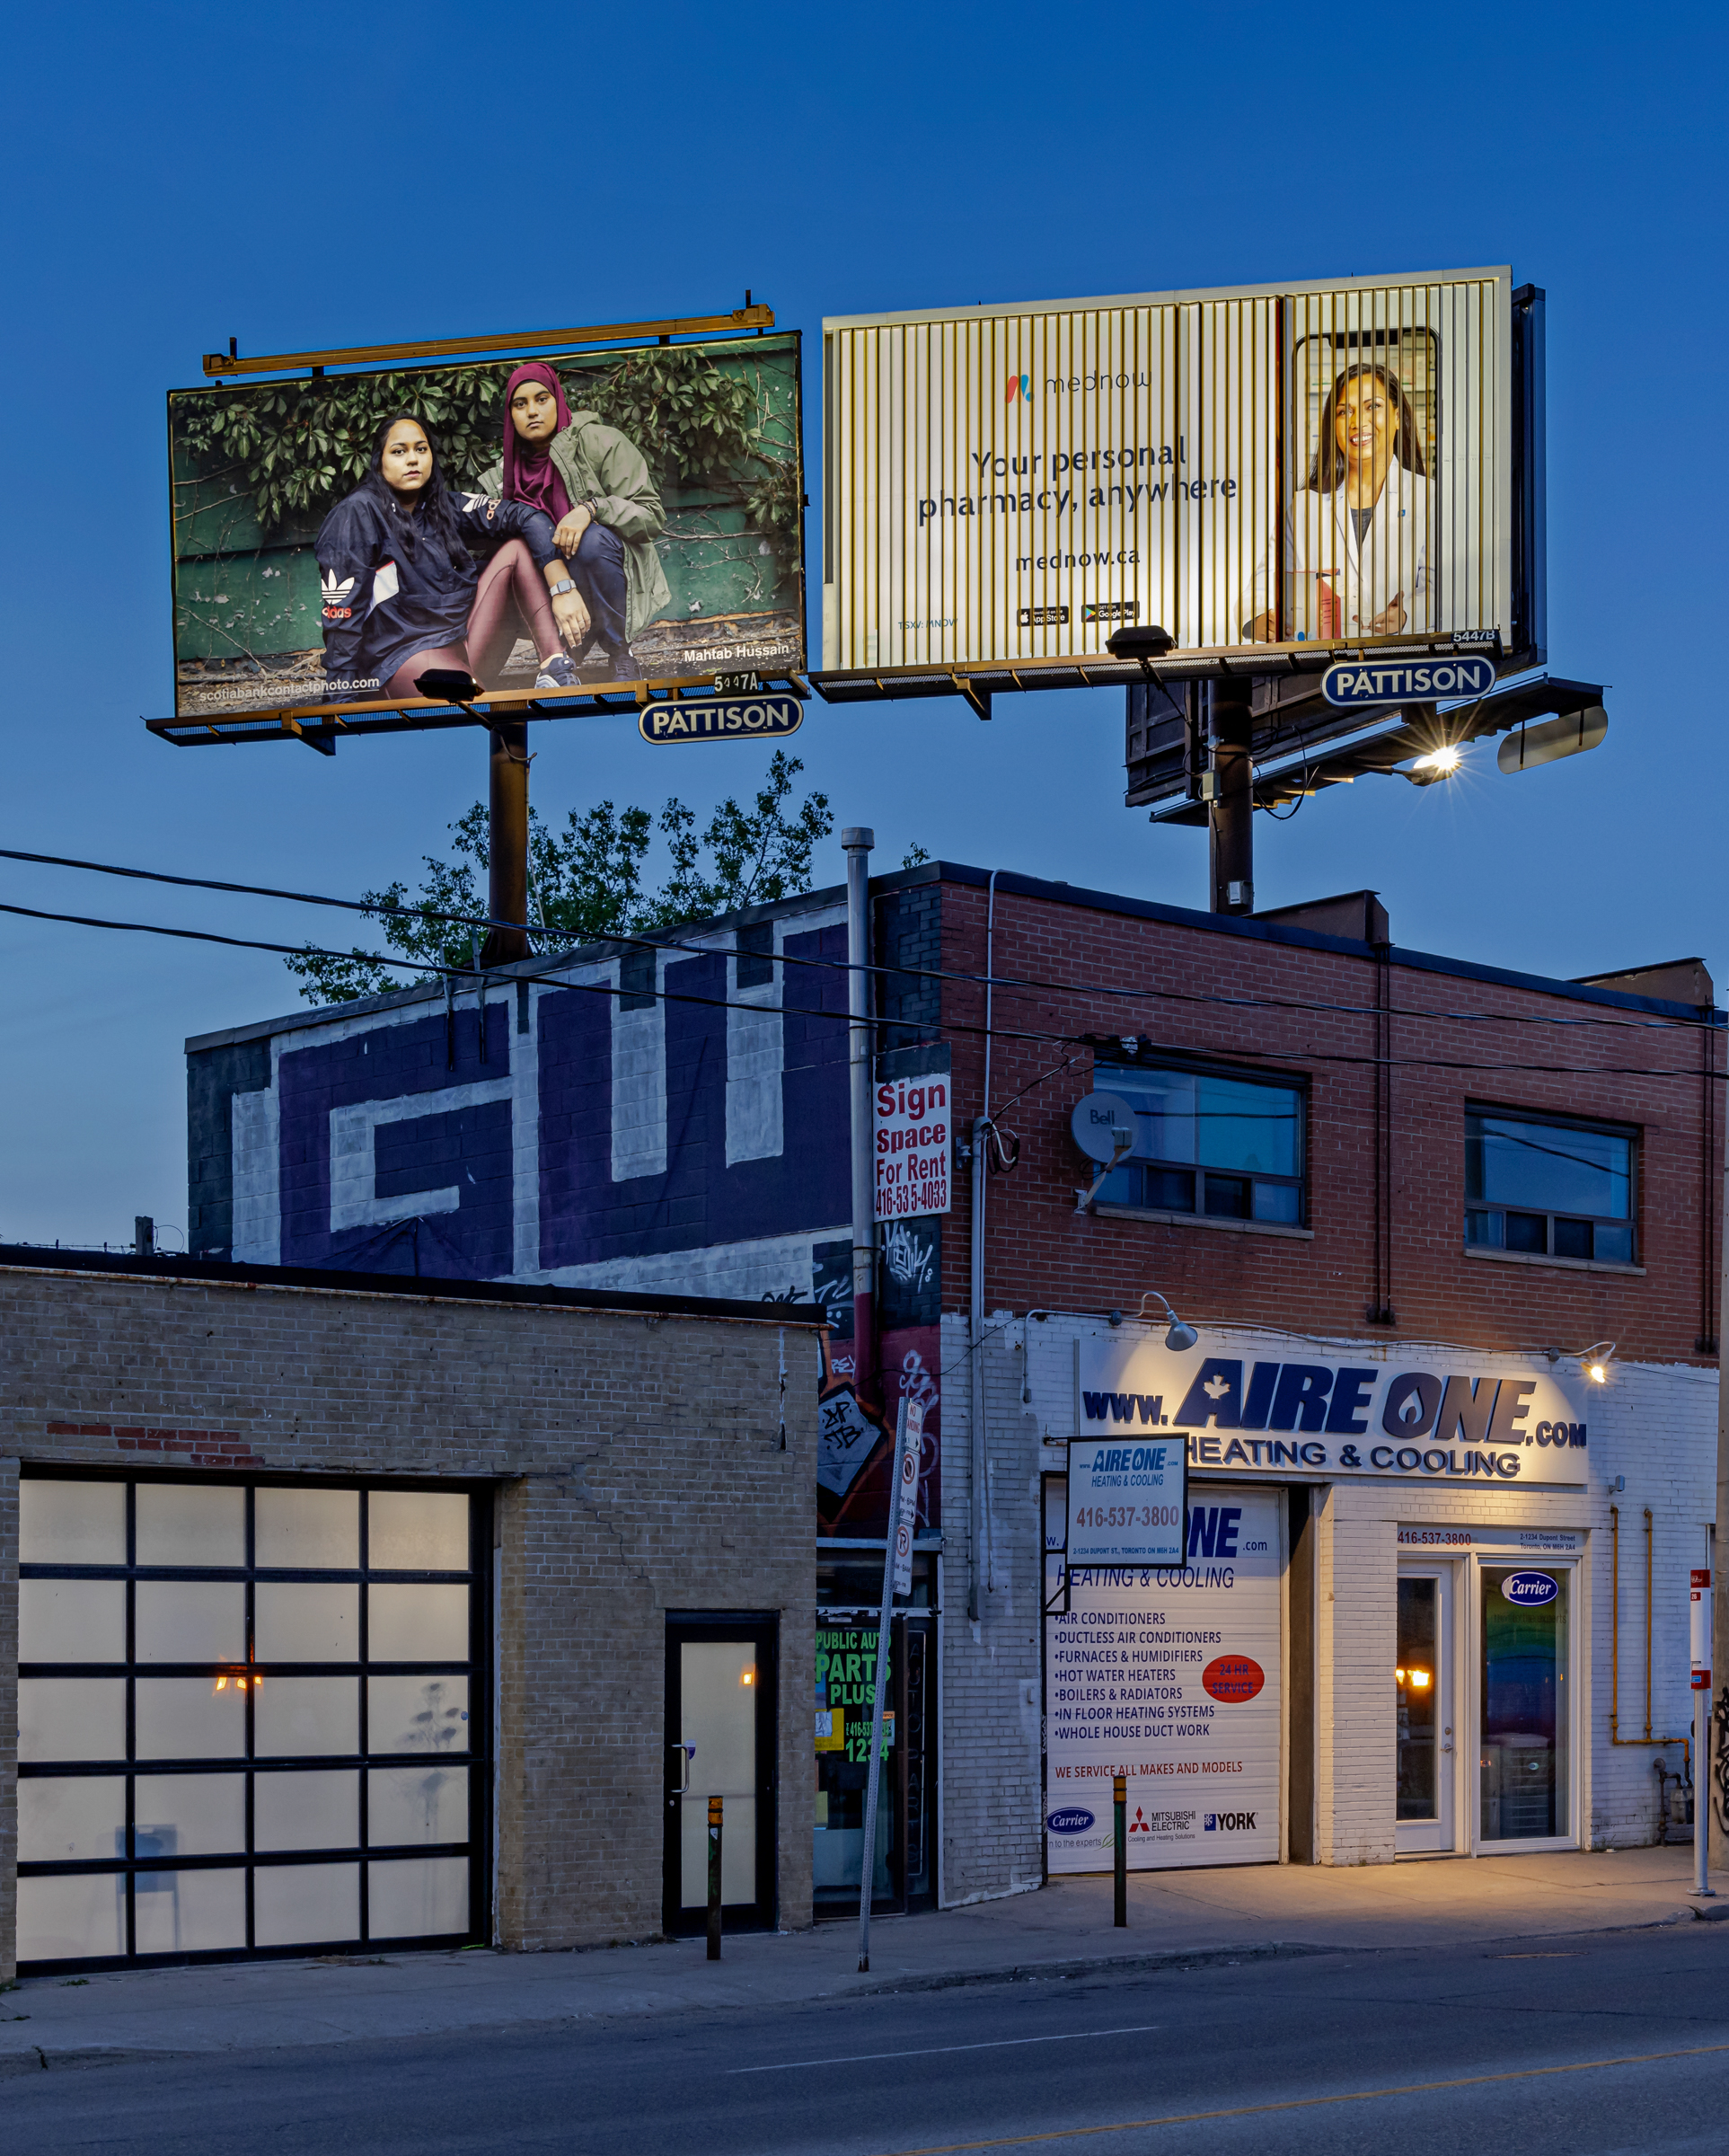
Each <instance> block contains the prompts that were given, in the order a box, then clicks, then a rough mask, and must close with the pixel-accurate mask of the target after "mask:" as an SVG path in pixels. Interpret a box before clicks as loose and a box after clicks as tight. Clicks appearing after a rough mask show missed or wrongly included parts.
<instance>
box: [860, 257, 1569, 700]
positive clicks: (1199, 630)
mask: <svg viewBox="0 0 1729 2156" xmlns="http://www.w3.org/2000/svg"><path fill="white" fill-rule="evenodd" d="M1513 300H1514V295H1513V278H1512V272H1511V271H1510V270H1504V269H1492V270H1457V271H1450V272H1447V273H1444V274H1437V275H1428V276H1423V277H1416V278H1353V279H1348V280H1345V281H1341V282H1338V283H1332V284H1293V285H1288V286H1282V287H1274V286H1260V287H1243V288H1238V289H1231V290H1224V291H1207V292H1170V293H1154V294H1147V295H1142V296H1131V297H1124V298H1115V299H1090V300H1067V301H1054V302H1047V303H1042V304H1039V305H1028V306H1008V307H970V308H965V309H957V310H955V311H952V312H948V313H937V314H895V315H878V316H868V317H866V316H859V317H843V318H838V319H834V320H832V321H829V322H826V323H825V324H824V460H825V466H824V469H825V502H824V517H825V530H824V564H823V578H824V583H823V665H824V667H825V668H832V669H836V670H845V669H856V668H882V669H885V670H887V669H892V668H898V667H912V668H917V667H930V666H945V665H948V666H953V665H966V664H968V663H974V664H990V663H993V662H994V663H1001V662H1004V661H1009V662H1013V661H1015V660H1026V661H1029V662H1030V661H1035V660H1041V659H1042V660H1059V659H1063V658H1082V657H1085V656H1087V655H1089V654H1092V655H1097V654H1100V653H1102V652H1104V650H1105V649H1106V647H1107V643H1108V641H1109V639H1110V637H1111V636H1112V635H1113V634H1114V633H1115V632H1116V630H1118V629H1119V628H1122V627H1124V626H1126V625H1130V624H1134V625H1139V626H1148V625H1152V624H1157V625H1158V626H1160V627H1161V628H1163V629H1164V630H1166V631H1167V632H1169V634H1170V636H1171V637H1172V638H1173V640H1174V641H1175V642H1176V644H1177V645H1178V648H1179V649H1183V650H1185V651H1188V650H1201V651H1205V650H1213V649H1217V650H1231V649H1243V648H1245V647H1249V646H1255V645H1278V644H1284V645H1292V644H1297V643H1302V642H1313V641H1326V642H1328V643H1331V644H1337V643H1352V642H1357V641H1366V640H1370V639H1373V638H1377V637H1387V636H1399V635H1437V634H1446V633H1450V632H1456V631H1478V632H1483V631H1499V632H1501V634H1502V637H1503V640H1504V642H1505V643H1506V644H1507V645H1508V646H1509V647H1512V646H1513V645H1514V644H1516V643H1518V642H1519V641H1521V637H1520V635H1519V633H1518V630H1519V624H1518V623H1517V622H1516V620H1515V615H1516V614H1517V612H1518V607H1517V605H1516V595H1515V584H1516V582H1517V580H1518V577H1519V574H1520V568H1521V556H1520V548H1519V545H1518V543H1516V535H1515V529H1514V526H1515V519H1516V517H1518V516H1519V514H1520V510H1521V505H1522V503H1524V502H1525V501H1526V500H1527V499H1528V497H1529V494H1530V490H1531V485H1532V483H1534V482H1535V481H1536V480H1537V479H1538V478H1539V476H1540V475H1539V474H1536V473H1520V472H1518V471H1516V470H1515V465H1516V464H1518V463H1519V462H1520V457H1519V456H1518V455H1516V454H1515V452H1516V447H1517V446H1518V445H1519V444H1521V443H1522V442H1523V441H1524V440H1525V439H1526V438H1527V432H1528V429H1527V426H1526V425H1525V423H1524V422H1526V421H1527V420H1528V417H1529V415H1528V413H1526V412H1525V411H1522V410H1521V409H1520V407H1521V394H1520V390H1519V385H1518V383H1517V381H1516V379H1515V375H1516V369H1515V364H1514V362H1515V352H1514V345H1515V337H1514V327H1513ZM1526 402H1529V400H1528V399H1527V400H1526ZM1538 438H1539V441H1540V435H1539V437H1538ZM1539 455H1540V452H1539ZM1528 551H1529V549H1528V548H1527V552H1528Z"/></svg>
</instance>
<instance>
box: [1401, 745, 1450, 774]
mask: <svg viewBox="0 0 1729 2156" xmlns="http://www.w3.org/2000/svg"><path fill="white" fill-rule="evenodd" d="M1459 764H1460V755H1459V751H1458V750H1457V749H1456V748H1455V747H1453V746H1452V744H1451V742H1449V743H1447V745H1446V746H1445V747H1442V748H1433V749H1431V750H1430V751H1429V754H1428V755H1426V756H1419V757H1418V758H1417V760H1416V763H1415V764H1412V766H1411V769H1412V770H1413V771H1430V772H1433V773H1434V775H1435V776H1436V777H1437V778H1439V779H1447V778H1451V776H1452V774H1453V773H1454V772H1456V771H1457V770H1458V769H1459Z"/></svg>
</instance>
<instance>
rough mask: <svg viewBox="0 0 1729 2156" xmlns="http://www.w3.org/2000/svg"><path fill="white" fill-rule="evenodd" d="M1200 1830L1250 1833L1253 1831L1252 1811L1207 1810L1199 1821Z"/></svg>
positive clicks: (1213, 1832) (1223, 1832) (1212, 1832)
mask: <svg viewBox="0 0 1729 2156" xmlns="http://www.w3.org/2000/svg"><path fill="white" fill-rule="evenodd" d="M1201 1825H1202V1831H1203V1832H1204V1833H1209V1834H1252V1833H1254V1832H1255V1815H1254V1813H1253V1812H1209V1813H1208V1814H1207V1815H1206V1816H1205V1818H1204V1820H1203V1821H1202V1823H1201Z"/></svg>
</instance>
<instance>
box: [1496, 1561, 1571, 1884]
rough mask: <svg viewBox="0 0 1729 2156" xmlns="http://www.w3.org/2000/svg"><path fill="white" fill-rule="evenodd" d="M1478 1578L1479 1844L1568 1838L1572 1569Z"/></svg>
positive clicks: (1507, 1569)
mask: <svg viewBox="0 0 1729 2156" xmlns="http://www.w3.org/2000/svg"><path fill="white" fill-rule="evenodd" d="M1477 1570H1478V1716H1479V1727H1478V1843H1479V1845H1489V1844H1497V1843H1504V1842H1519V1843H1525V1844H1530V1843H1531V1842H1556V1841H1565V1840H1567V1839H1570V1838H1571V1836H1572V1834H1573V1831H1574V1829H1573V1803H1572V1780H1573V1778H1572V1727H1571V1724H1572V1704H1573V1702H1572V1686H1571V1682H1570V1678H1571V1670H1570V1667H1569V1663H1570V1629H1569V1627H1570V1616H1571V1594H1570V1589H1571V1584H1572V1574H1571V1571H1570V1569H1569V1568H1566V1567H1565V1566H1558V1565H1553V1564H1543V1565H1516V1564H1513V1563H1510V1562H1502V1563H1487V1562H1485V1563H1480V1564H1479V1565H1478V1568H1477Z"/></svg>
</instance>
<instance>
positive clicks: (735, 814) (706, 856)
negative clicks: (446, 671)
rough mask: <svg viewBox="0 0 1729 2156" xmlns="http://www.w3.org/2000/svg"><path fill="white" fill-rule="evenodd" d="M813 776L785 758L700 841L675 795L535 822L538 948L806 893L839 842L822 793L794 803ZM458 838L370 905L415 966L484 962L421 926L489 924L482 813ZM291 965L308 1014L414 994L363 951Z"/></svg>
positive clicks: (532, 881) (533, 905)
mask: <svg viewBox="0 0 1729 2156" xmlns="http://www.w3.org/2000/svg"><path fill="white" fill-rule="evenodd" d="M803 769H804V765H803V764H802V763H801V762H800V761H799V760H798V757H796V756H789V755H787V753H786V751H785V750H784V749H779V748H777V749H776V750H775V752H774V755H773V758H772V762H771V763H770V765H769V770H768V775H767V777H766V779H765V780H764V782H763V785H762V787H761V788H760V789H759V790H758V791H757V794H756V798H755V800H754V802H753V803H752V804H751V805H750V806H749V807H748V808H743V807H741V806H740V805H739V803H738V802H737V800H732V799H731V798H730V797H729V798H728V800H724V801H722V802H721V804H720V806H719V808H717V809H716V810H715V812H714V814H713V816H712V817H710V819H709V822H708V824H707V826H705V827H704V828H703V830H702V831H701V833H699V832H698V830H697V827H696V813H695V811H694V810H693V809H692V808H687V807H686V806H685V804H684V802H683V801H681V800H678V798H677V797H676V795H675V796H674V797H673V798H672V799H671V800H668V801H667V803H666V806H665V808H662V809H661V811H660V813H659V815H658V817H656V816H653V815H651V814H650V812H649V811H648V809H647V808H622V809H620V808H614V806H613V803H612V802H611V801H602V802H600V803H599V804H598V805H597V806H596V807H595V808H590V809H588V810H587V811H586V812H584V813H581V814H579V813H578V811H577V810H576V809H574V808H573V809H572V810H571V811H570V812H569V816H568V817H566V819H565V823H564V826H563V827H562V828H561V829H560V828H552V829H549V828H548V827H547V826H546V825H545V824H543V822H542V820H541V818H540V817H538V816H537V815H535V814H534V813H533V812H532V811H531V812H530V817H529V840H528V882H529V915H530V920H531V923H534V926H535V933H534V938H533V941H534V944H535V947H536V949H537V950H541V951H557V950H563V949H567V948H569V947H570V946H572V945H576V944H581V943H591V942H595V941H600V940H602V939H604V938H605V937H608V936H630V935H640V934H641V933H642V932H644V931H646V930H648V929H654V928H666V927H669V926H671V925H672V924H673V923H676V922H680V921H700V920H703V919H705V918H707V917H708V916H710V915H714V914H724V913H732V912H735V911H737V909H738V908H740V907H742V906H772V905H774V904H776V903H778V901H780V900H781V899H782V898H790V897H797V896H798V893H799V892H801V891H807V890H808V889H809V888H810V879H811V863H812V859H813V857H814V855H815V853H816V847H817V845H818V844H819V843H820V842H821V841H822V840H823V839H825V838H826V837H827V836H828V835H829V834H830V832H831V831H833V830H834V816H833V814H832V812H831V810H830V808H829V802H828V796H827V795H826V794H825V793H821V792H814V793H811V794H809V795H808V796H807V798H806V799H805V800H802V801H794V800H792V793H793V782H794V781H795V780H796V779H797V777H798V773H800V772H801V771H802V770H803ZM449 828H450V833H451V836H452V837H453V839H454V842H455V844H454V859H451V860H448V861H446V860H442V859H440V858H438V857H437V856H435V855H433V854H430V853H428V854H427V855H425V856H423V858H424V861H425V864H426V874H425V875H424V876H423V877H422V878H421V880H420V888H419V892H418V893H417V894H416V895H415V897H413V898H412V899H410V897H409V892H408V886H407V885H406V884H403V883H393V884H391V885H390V886H389V887H388V888H386V889H384V890H382V891H367V892H366V893H364V894H363V896H364V897H365V899H366V905H367V906H368V907H370V908H371V909H372V911H373V913H374V915H375V918H376V919H377V921H378V923H379V924H380V926H381V928H382V930H383V932H384V941H385V943H386V945H387V946H388V947H389V949H390V950H393V951H394V952H395V953H396V954H397V955H398V956H399V957H400V958H402V959H409V960H410V961H412V962H413V963H414V964H415V965H419V966H454V967H460V968H468V967H472V966H473V965H474V964H475V963H476V962H477V953H478V947H479V944H480V941H481V932H475V931H471V930H469V929H467V928H463V927H462V926H460V925H458V924H456V923H451V922H446V921H430V920H428V919H426V918H425V917H424V914H426V913H432V914H460V915H468V916H470V917H471V918H478V917H481V916H483V915H485V913H486V882H485V879H486V870H487V865H488V855H487V814H486V809H485V808H484V806H483V805H482V804H481V802H479V801H476V802H475V804H474V806H473V807H472V808H471V809H469V811H468V812H467V814H466V815H464V816H463V817H459V818H458V819H457V821H456V822H455V823H454V824H452V825H451V826H449ZM657 829H658V831H659V833H660V835H661V837H662V838H663V839H664V840H665V842H666V849H667V853H668V855H669V856H670V863H671V865H670V870H669V872H668V873H667V875H666V878H665V879H664V880H663V881H662V882H661V883H660V884H659V886H658V887H657V888H650V887H649V885H648V881H647V869H648V851H649V848H650V846H651V845H652V844H653V843H654V838H655V833H656V831H657ZM416 909H423V911H417V910H416ZM286 963H287V968H288V970H289V972H290V973H292V974H294V975H296V976H297V978H298V979H299V980H300V982H301V984H302V988H301V993H302V994H303V995H304V998H305V1000H306V1001H307V1002H308V1003H348V1002H351V1001H352V1000H353V999H354V998H355V997H357V996H363V995H387V994H390V992H391V991H392V990H393V989H396V988H407V987H411V986H412V985H414V979H415V976H411V975H409V974H407V973H405V972H404V970H403V968H401V967H395V966H386V965H384V964H381V963H380V961H379V959H378V958H377V957H376V956H375V954H374V953H373V952H370V951H366V950H359V949H355V950H350V951H348V952H347V953H340V954H337V955H335V956H325V955H322V954H320V953H319V952H317V951H315V950H307V951H304V952H303V953H302V954H301V955H299V956H298V957H296V958H292V959H287V961H286ZM430 977H433V976H429V975H422V976H419V978H421V979H427V978H430Z"/></svg>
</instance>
